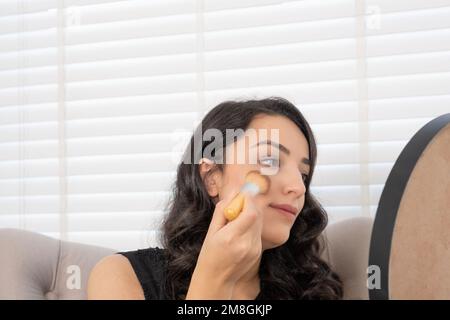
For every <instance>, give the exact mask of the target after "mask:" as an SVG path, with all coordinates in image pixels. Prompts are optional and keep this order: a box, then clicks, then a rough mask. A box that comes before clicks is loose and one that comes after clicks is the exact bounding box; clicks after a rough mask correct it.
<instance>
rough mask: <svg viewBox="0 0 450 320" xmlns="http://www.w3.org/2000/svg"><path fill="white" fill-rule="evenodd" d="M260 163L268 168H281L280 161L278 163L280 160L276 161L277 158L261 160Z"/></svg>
mask: <svg viewBox="0 0 450 320" xmlns="http://www.w3.org/2000/svg"><path fill="white" fill-rule="evenodd" d="M259 163H260V164H261V165H263V166H266V167H278V166H279V161H278V159H275V158H265V159H261V160H259Z"/></svg>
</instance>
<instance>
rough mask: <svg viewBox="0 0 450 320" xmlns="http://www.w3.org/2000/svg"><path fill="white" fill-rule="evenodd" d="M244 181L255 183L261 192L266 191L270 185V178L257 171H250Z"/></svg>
mask: <svg viewBox="0 0 450 320" xmlns="http://www.w3.org/2000/svg"><path fill="white" fill-rule="evenodd" d="M245 181H246V182H250V183H253V184H256V185H257V186H258V187H259V192H260V193H261V194H264V193H266V192H267V191H268V190H269V187H270V179H269V178H268V177H267V176H263V175H261V174H260V173H259V172H258V171H250V172H249V173H247V176H246V178H245Z"/></svg>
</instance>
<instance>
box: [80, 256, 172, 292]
mask: <svg viewBox="0 0 450 320" xmlns="http://www.w3.org/2000/svg"><path fill="white" fill-rule="evenodd" d="M165 256H166V250H165V249H161V248H159V247H155V248H147V249H138V250H134V251H124V252H118V253H116V254H113V255H110V256H107V257H105V258H103V259H101V260H100V261H99V262H98V263H97V264H96V265H95V267H94V268H93V269H92V271H91V274H90V276H89V281H88V298H89V299H133V300H134V299H136V300H137V299H162V298H163V294H164V292H163V290H162V288H163V286H164V279H165V269H166V268H165V264H166V257H165ZM111 279H114V281H111Z"/></svg>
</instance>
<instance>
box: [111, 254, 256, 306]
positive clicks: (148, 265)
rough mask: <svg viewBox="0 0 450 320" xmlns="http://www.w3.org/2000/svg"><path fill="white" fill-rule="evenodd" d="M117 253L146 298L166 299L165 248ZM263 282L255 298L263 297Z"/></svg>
mask: <svg viewBox="0 0 450 320" xmlns="http://www.w3.org/2000/svg"><path fill="white" fill-rule="evenodd" d="M118 253H119V254H121V255H123V256H125V257H126V258H127V259H128V260H129V261H130V264H131V266H132V267H133V270H134V273H135V274H136V277H137V278H138V280H139V283H140V284H141V287H142V290H143V291H144V297H145V299H146V300H167V299H168V298H167V296H166V293H165V289H164V285H165V277H166V264H167V258H166V255H165V249H161V248H158V247H156V248H147V249H139V250H136V251H127V252H118ZM263 284H264V282H262V281H261V284H260V287H261V290H260V293H259V294H258V296H257V297H256V299H255V300H261V299H262V298H263V296H262V292H263Z"/></svg>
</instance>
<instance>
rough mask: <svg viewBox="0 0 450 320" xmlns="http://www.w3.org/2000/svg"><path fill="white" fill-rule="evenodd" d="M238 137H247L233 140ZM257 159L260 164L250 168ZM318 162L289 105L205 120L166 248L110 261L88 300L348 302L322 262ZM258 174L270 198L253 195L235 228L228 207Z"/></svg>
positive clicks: (228, 111)
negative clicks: (314, 184)
mask: <svg viewBox="0 0 450 320" xmlns="http://www.w3.org/2000/svg"><path fill="white" fill-rule="evenodd" d="M230 129H233V130H237V132H241V134H238V135H237V136H236V139H226V137H228V135H227V133H228V131H227V130H230ZM239 129H240V130H241V131H239ZM208 130H215V131H214V132H216V133H217V132H219V133H220V134H221V137H217V136H215V139H214V141H215V148H211V144H212V142H209V141H210V140H212V139H211V135H206V136H209V139H205V138H203V139H198V136H200V137H205V134H207V133H208V132H210V131H208ZM235 132H236V131H235ZM242 132H244V133H245V134H242ZM248 132H252V133H255V132H256V136H257V143H256V144H254V143H248V141H247V140H248V139H247V138H249V135H247V133H248ZM272 132H275V133H276V135H275V139H274V137H273V136H272V135H270V133H272ZM218 138H223V139H218ZM218 145H219V146H220V147H219V148H217V146H218ZM207 150H209V151H210V152H209V153H210V154H207V153H208V152H206V151H207ZM239 150H241V151H242V150H243V152H244V155H245V157H244V158H245V161H244V162H242V161H239V159H241V160H242V157H241V158H239V157H240V156H242V152H241V154H240V153H239ZM255 152H256V154H257V155H256V161H250V159H253V158H252V156H253V155H254V154H255ZM205 154H207V155H206V156H205ZM261 154H264V155H263V156H261ZM316 154H317V149H316V143H315V139H314V136H313V133H312V131H311V128H310V126H309V125H308V123H307V121H306V120H305V119H304V117H303V116H302V114H301V113H300V112H299V110H298V109H297V108H296V107H295V106H294V105H293V104H291V103H290V102H289V101H287V100H285V99H282V98H269V99H263V100H250V101H245V102H231V101H229V102H224V103H221V104H219V105H218V106H216V107H215V108H213V109H212V110H211V111H210V112H209V113H208V114H207V115H206V116H205V118H204V119H203V120H202V123H201V125H200V126H199V128H198V129H197V130H196V132H195V133H194V135H193V136H192V138H191V141H190V144H189V146H188V148H187V150H186V152H185V155H184V158H183V161H182V163H181V164H180V165H179V166H178V169H177V178H176V181H175V184H174V188H173V196H172V198H171V201H170V202H169V208H168V209H169V210H168V215H167V217H166V219H165V221H164V224H163V232H162V237H163V239H162V244H163V247H164V249H161V248H148V249H144V250H137V251H129V252H122V253H119V254H116V255H112V256H109V257H106V258H104V259H103V260H102V261H100V262H99V263H98V264H97V265H96V266H95V268H94V269H93V271H92V273H91V276H90V279H89V284H88V297H89V298H90V299H257V300H258V299H340V298H342V296H343V288H342V283H341V281H340V279H339V277H338V276H337V275H336V274H335V273H334V272H333V271H332V270H330V268H329V266H328V265H327V264H326V263H325V262H324V261H323V260H321V259H320V253H321V252H320V248H321V245H320V241H319V239H320V235H321V233H322V231H323V230H324V228H325V227H326V225H327V215H326V212H325V211H324V209H323V208H322V207H321V205H320V204H319V203H318V202H317V201H316V200H315V199H314V197H313V196H312V194H311V193H310V191H309V188H310V182H311V178H312V175H313V172H314V167H315V164H316ZM199 160H200V161H199ZM253 170H259V171H260V172H261V173H263V171H266V174H267V176H268V178H269V180H270V188H269V190H268V191H267V192H266V193H265V194H258V195H256V196H251V195H249V194H247V193H246V194H245V202H244V203H245V205H244V208H243V211H242V213H241V214H240V215H239V216H238V217H237V218H236V219H235V220H232V221H227V219H226V218H225V217H224V214H223V212H224V209H225V207H226V205H227V204H228V203H229V202H230V201H231V200H232V199H233V197H234V196H236V194H237V193H238V192H239V191H240V188H241V187H242V185H243V184H244V182H245V175H246V173H248V172H249V171H253ZM267 172H269V173H267ZM270 172H272V173H270Z"/></svg>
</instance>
